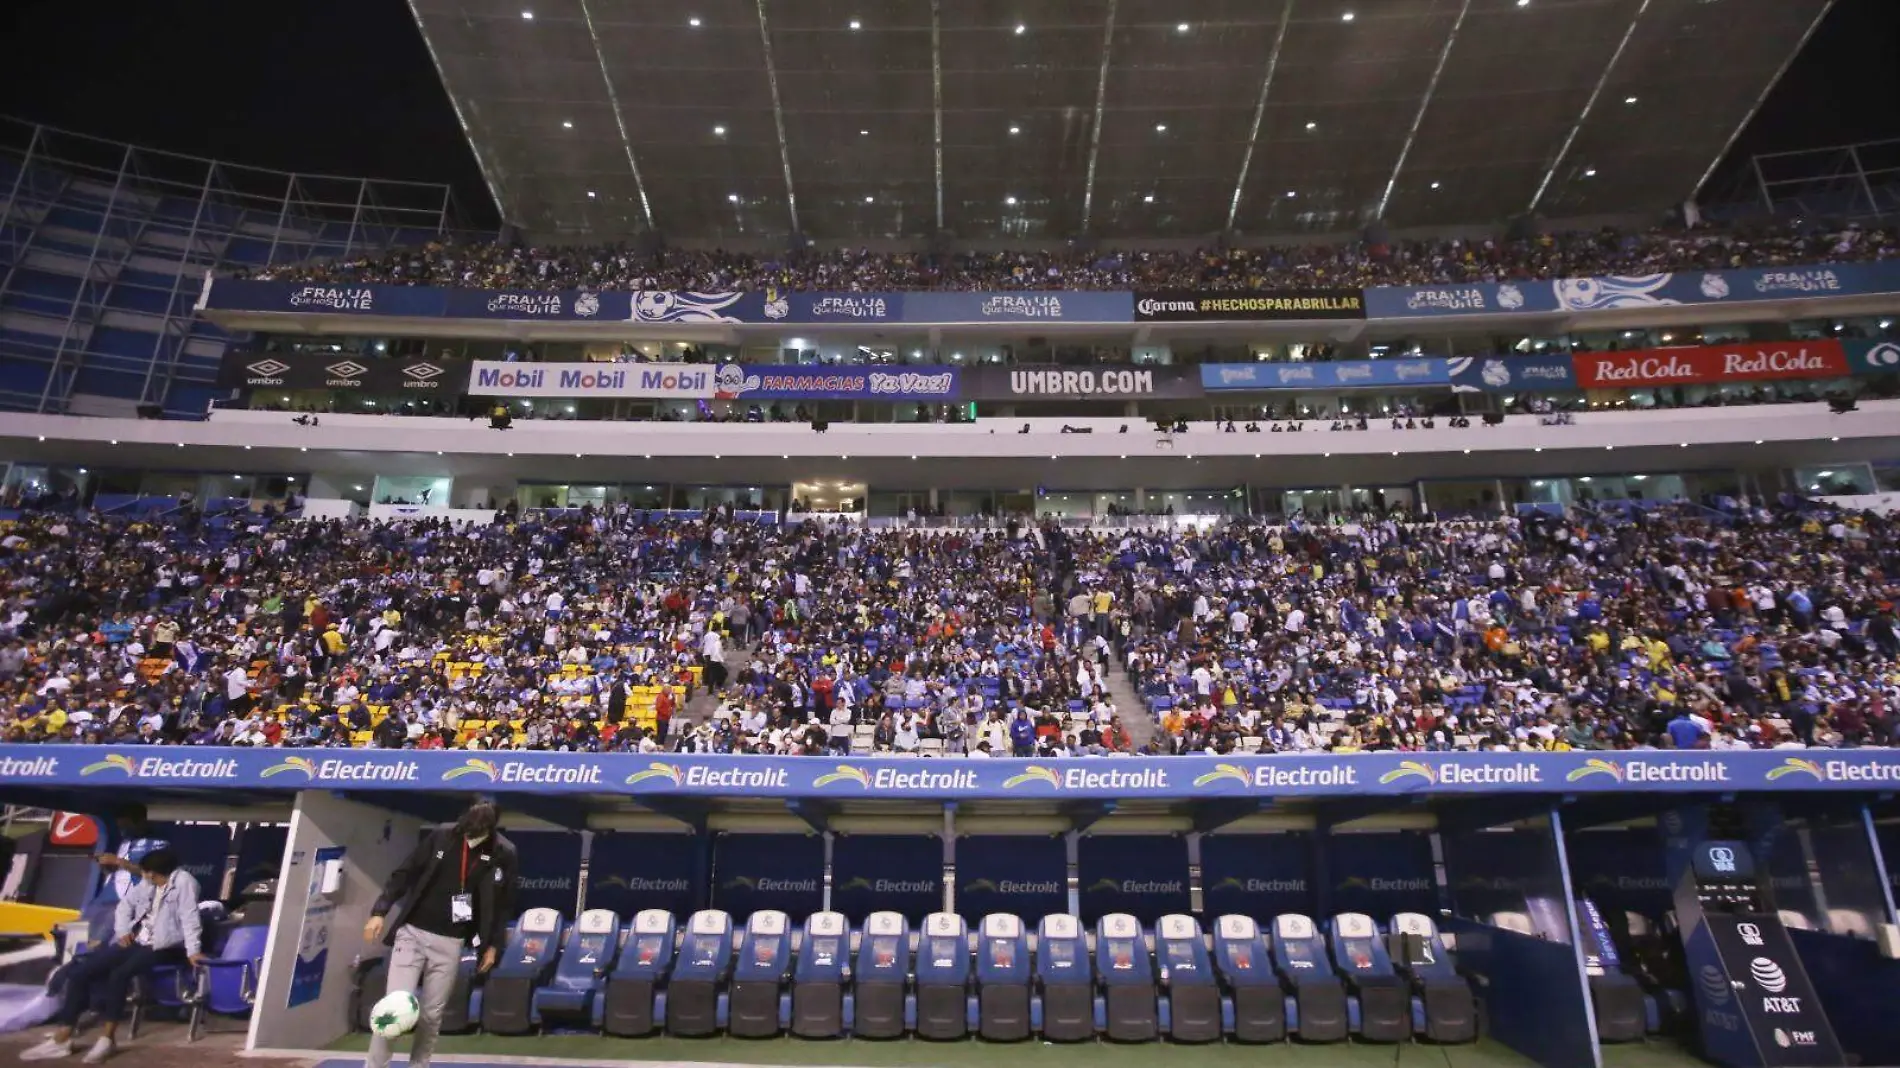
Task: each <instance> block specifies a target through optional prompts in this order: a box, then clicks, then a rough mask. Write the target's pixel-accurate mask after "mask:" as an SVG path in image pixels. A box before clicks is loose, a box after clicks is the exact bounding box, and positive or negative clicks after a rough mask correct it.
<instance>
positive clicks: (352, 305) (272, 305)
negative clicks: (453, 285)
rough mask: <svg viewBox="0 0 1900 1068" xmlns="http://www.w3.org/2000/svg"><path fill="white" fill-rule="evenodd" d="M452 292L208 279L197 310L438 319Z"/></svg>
mask: <svg viewBox="0 0 1900 1068" xmlns="http://www.w3.org/2000/svg"><path fill="white" fill-rule="evenodd" d="M450 292H451V291H450V290H447V289H436V288H433V287H429V286H389V285H332V284H327V283H312V284H305V283H302V282H256V281H251V280H249V279H244V278H213V277H211V276H210V275H208V274H207V275H206V276H205V284H204V289H203V290H202V291H201V292H200V293H199V294H198V304H197V307H198V310H199V311H207V310H208V311H247V312H293V313H297V314H304V315H377V316H384V317H388V318H405V319H440V318H442V316H443V315H444V314H446V313H447V311H448V304H449V293H450Z"/></svg>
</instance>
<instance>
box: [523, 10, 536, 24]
mask: <svg viewBox="0 0 1900 1068" xmlns="http://www.w3.org/2000/svg"><path fill="white" fill-rule="evenodd" d="M521 17H522V19H523V20H525V21H527V22H533V21H534V12H532V11H523V12H522V13H521Z"/></svg>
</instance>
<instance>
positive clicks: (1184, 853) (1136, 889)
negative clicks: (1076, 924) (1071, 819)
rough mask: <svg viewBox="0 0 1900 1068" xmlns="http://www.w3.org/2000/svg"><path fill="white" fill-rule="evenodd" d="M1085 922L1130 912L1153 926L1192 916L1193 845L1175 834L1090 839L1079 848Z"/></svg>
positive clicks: (1077, 869)
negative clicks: (1168, 919) (1190, 874)
mask: <svg viewBox="0 0 1900 1068" xmlns="http://www.w3.org/2000/svg"><path fill="white" fill-rule="evenodd" d="M1075 864H1076V867H1075V873H1076V881H1077V882H1078V883H1079V884H1080V885H1081V887H1082V922H1083V923H1094V922H1095V921H1096V920H1098V919H1101V918H1102V917H1103V916H1105V915H1107V914H1108V913H1111V912H1126V913H1128V914H1129V915H1131V916H1133V917H1135V918H1136V919H1138V920H1140V921H1141V922H1142V923H1153V922H1155V921H1156V920H1158V919H1160V918H1161V917H1163V916H1166V915H1167V914H1169V913H1171V912H1187V911H1189V908H1188V850H1187V839H1186V838H1185V837H1182V836H1179V835H1171V834H1085V835H1083V836H1082V838H1081V840H1080V841H1078V842H1077V843H1076V855H1075Z"/></svg>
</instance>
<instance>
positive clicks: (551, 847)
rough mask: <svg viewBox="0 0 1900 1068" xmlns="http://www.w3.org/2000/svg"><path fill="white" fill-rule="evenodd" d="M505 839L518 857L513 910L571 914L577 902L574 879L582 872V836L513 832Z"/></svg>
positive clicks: (544, 832)
mask: <svg viewBox="0 0 1900 1068" xmlns="http://www.w3.org/2000/svg"><path fill="white" fill-rule="evenodd" d="M508 840H509V841H510V842H513V843H514V844H515V851H516V852H517V853H518V854H519V855H520V872H521V874H520V877H519V880H518V881H517V882H516V883H515V908H516V909H517V910H518V911H522V912H525V911H527V910H528V909H554V910H555V911H557V912H559V913H560V914H561V915H563V916H572V915H574V902H575V901H576V900H578V899H579V895H578V892H577V888H576V886H575V882H576V880H577V879H578V878H579V877H580V871H581V836H580V835H579V833H577V832H574V831H514V832H510V833H509V835H508Z"/></svg>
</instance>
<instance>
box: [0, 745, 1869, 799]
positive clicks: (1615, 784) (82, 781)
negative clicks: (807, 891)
mask: <svg viewBox="0 0 1900 1068" xmlns="http://www.w3.org/2000/svg"><path fill="white" fill-rule="evenodd" d="M0 780H4V781H6V782H9V783H11V784H13V786H14V788H15V789H16V790H19V791H31V790H34V789H38V788H45V787H62V786H66V787H70V786H78V787H82V788H84V789H86V790H103V791H106V792H112V791H115V790H117V791H127V792H133V793H137V792H143V793H146V794H150V793H152V792H154V791H164V790H180V791H195V790H203V789H207V788H210V789H217V788H226V787H240V788H243V789H247V790H256V791H261V792H266V793H268V792H272V791H282V792H294V791H297V790H310V789H357V790H361V789H370V788H373V789H375V790H378V791H390V792H418V791H419V792H425V793H426V792H429V791H441V790H457V791H462V792H469V791H477V790H479V791H481V792H484V793H509V792H528V793H540V794H548V795H559V794H567V795H576V794H599V793H612V794H620V795H624V796H627V797H629V798H633V799H635V800H636V801H637V800H638V799H639V798H640V797H643V796H672V797H731V796H733V795H735V794H743V795H745V796H748V797H755V798H772V799H791V798H806V797H810V798H830V799H833V800H850V799H853V798H865V797H876V798H885V799H888V798H913V799H922V800H939V799H940V800H957V799H960V798H997V799H1002V800H1013V801H1037V800H1055V801H1092V800H1126V799H1128V798H1158V799H1175V800H1192V799H1197V798H1209V797H1229V798H1282V797H1360V796H1386V797H1408V796H1414V795H1416V796H1429V795H1445V796H1471V795H1474V794H1483V795H1498V796H1503V795H1507V794H1508V795H1517V796H1553V795H1568V794H1643V795H1664V794H1686V795H1695V794H1699V793H1703V794H1705V793H1708V792H1709V791H1712V790H1713V791H1720V792H1724V793H1728V792H1753V793H1769V794H1773V793H1807V792H1815V791H1852V792H1862V793H1870V792H1877V791H1881V790H1892V789H1894V788H1895V787H1897V786H1900V749H1889V748H1873V747H1869V748H1863V749H1839V750H1815V751H1811V752H1806V753H1800V754H1792V755H1791V754H1789V753H1787V752H1777V751H1760V750H1735V751H1729V750H1722V751H1682V752H1669V751H1657V752H1631V753H1588V752H1570V753H1432V754H1416V753H1360V754H1355V755H1352V756H1335V755H1333V754H1330V753H1314V754H1310V755H1297V756H1296V755H1292V754H1274V755H1268V756H1228V757H1185V756H1184V757H1149V758H1144V757H1130V758H1128V759H1125V760H1051V761H1039V760H1016V759H995V760H958V761H928V760H927V761H921V762H920V761H916V760H904V759H899V758H895V757H893V758H887V759H853V760H838V759H834V758H824V759H819V758H813V757H756V756H719V755H710V754H709V755H699V754H687V753H680V754H672V753H669V754H664V755H663V756H662V755H659V754H655V755H643V754H633V753H551V752H550V753H544V752H535V751H506V752H501V751H498V752H488V753H480V754H471V753H468V752H463V751H459V750H452V751H439V752H437V751H417V750H405V749H387V750H384V749H343V750H329V749H323V750H284V749H243V748H225V747H219V746H203V747H194V748H191V749H189V750H179V749H154V748H151V747H143V746H106V745H85V746H40V745H0Z"/></svg>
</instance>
